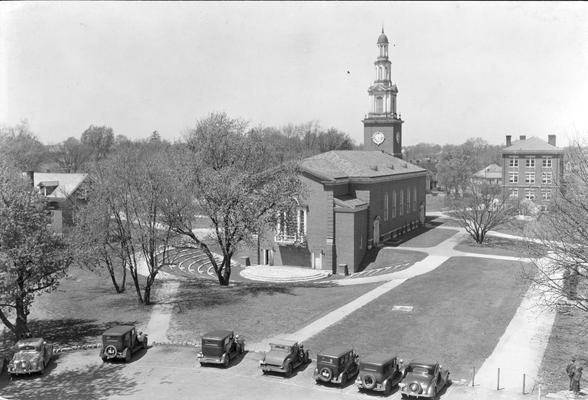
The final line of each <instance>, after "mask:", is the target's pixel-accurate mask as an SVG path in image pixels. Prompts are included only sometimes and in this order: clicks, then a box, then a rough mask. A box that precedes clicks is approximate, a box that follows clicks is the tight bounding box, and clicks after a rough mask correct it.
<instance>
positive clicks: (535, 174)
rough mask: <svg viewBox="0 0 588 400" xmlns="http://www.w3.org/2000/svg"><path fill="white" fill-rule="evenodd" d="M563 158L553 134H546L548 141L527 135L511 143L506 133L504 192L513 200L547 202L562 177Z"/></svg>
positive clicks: (503, 158) (503, 175)
mask: <svg viewBox="0 0 588 400" xmlns="http://www.w3.org/2000/svg"><path fill="white" fill-rule="evenodd" d="M563 161H564V151H563V149H561V148H559V147H556V136H555V135H549V136H548V139H547V142H545V141H543V140H541V139H538V138H536V137H531V138H529V139H527V138H526V136H520V139H519V140H517V141H514V142H511V136H510V135H508V136H506V148H505V149H503V150H502V182H503V185H502V186H503V188H504V190H505V193H507V194H508V195H509V196H510V197H511V198H513V199H518V200H523V199H528V200H532V201H533V202H534V203H535V204H538V205H541V206H545V205H547V204H548V203H549V202H550V201H551V199H552V198H553V196H554V195H555V193H556V190H557V188H558V184H559V183H560V182H561V180H562V178H563V171H564V168H563V165H564V164H563Z"/></svg>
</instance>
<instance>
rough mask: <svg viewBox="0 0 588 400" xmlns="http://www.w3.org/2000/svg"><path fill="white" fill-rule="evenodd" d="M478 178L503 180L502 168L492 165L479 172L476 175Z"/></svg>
mask: <svg viewBox="0 0 588 400" xmlns="http://www.w3.org/2000/svg"><path fill="white" fill-rule="evenodd" d="M474 176H475V177H476V178H484V179H500V178H502V167H500V166H498V165H496V164H490V165H488V166H487V167H486V168H484V169H481V170H479V171H478V172H476V173H475V174H474Z"/></svg>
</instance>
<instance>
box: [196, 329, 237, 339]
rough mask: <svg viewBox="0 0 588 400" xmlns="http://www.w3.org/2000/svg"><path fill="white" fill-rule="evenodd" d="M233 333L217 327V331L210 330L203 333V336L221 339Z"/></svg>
mask: <svg viewBox="0 0 588 400" xmlns="http://www.w3.org/2000/svg"><path fill="white" fill-rule="evenodd" d="M232 334H233V331H229V330H226V329H217V330H215V331H212V332H208V333H206V334H204V335H202V338H204V339H217V340H221V339H224V338H226V337H227V336H231V335H232Z"/></svg>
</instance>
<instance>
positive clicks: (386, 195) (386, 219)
mask: <svg viewBox="0 0 588 400" xmlns="http://www.w3.org/2000/svg"><path fill="white" fill-rule="evenodd" d="M384 221H388V193H385V194H384Z"/></svg>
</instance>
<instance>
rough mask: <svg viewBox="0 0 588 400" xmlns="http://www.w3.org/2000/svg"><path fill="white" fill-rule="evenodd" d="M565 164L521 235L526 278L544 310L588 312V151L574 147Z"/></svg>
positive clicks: (579, 144)
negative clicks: (549, 197) (550, 195)
mask: <svg viewBox="0 0 588 400" xmlns="http://www.w3.org/2000/svg"><path fill="white" fill-rule="evenodd" d="M567 159H568V161H567V167H566V172H565V175H564V180H563V182H561V183H560V185H559V190H558V194H557V196H555V198H554V200H553V201H552V203H551V205H550V207H549V208H548V210H547V212H545V213H543V214H541V216H540V217H539V218H538V220H537V222H536V223H535V224H533V225H531V226H530V227H529V229H528V230H527V234H526V236H527V240H526V241H524V251H525V253H526V254H527V255H528V256H529V257H530V258H531V260H532V263H531V264H530V265H531V268H529V269H528V271H527V272H528V274H527V277H528V278H529V279H530V280H531V281H532V282H533V283H534V284H535V285H536V286H537V287H538V288H540V289H541V290H543V291H544V292H545V293H548V294H549V295H548V296H546V297H545V299H546V305H548V306H554V305H557V304H559V303H561V302H562V301H564V302H566V303H567V304H570V305H571V306H572V307H574V308H576V309H578V310H581V311H585V312H588V288H587V278H588V147H586V146H583V145H582V144H581V143H580V142H577V143H576V144H575V145H574V146H573V147H572V148H571V149H570V151H569V153H568V154H567Z"/></svg>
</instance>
